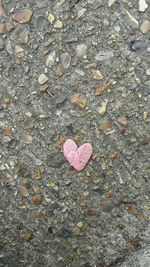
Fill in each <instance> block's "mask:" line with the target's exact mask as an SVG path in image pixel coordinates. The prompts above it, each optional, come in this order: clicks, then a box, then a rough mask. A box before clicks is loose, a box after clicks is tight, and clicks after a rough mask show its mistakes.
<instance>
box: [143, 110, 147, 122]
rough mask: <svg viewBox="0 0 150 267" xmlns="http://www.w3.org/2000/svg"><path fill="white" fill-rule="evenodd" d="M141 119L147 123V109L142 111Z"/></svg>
mask: <svg viewBox="0 0 150 267" xmlns="http://www.w3.org/2000/svg"><path fill="white" fill-rule="evenodd" d="M143 119H144V122H145V123H147V119H148V112H147V111H144V112H143Z"/></svg>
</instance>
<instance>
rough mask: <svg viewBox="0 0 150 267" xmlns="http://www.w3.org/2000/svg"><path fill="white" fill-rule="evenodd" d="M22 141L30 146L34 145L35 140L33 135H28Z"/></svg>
mask: <svg viewBox="0 0 150 267" xmlns="http://www.w3.org/2000/svg"><path fill="white" fill-rule="evenodd" d="M22 141H23V143H24V144H27V145H30V144H32V141H33V138H32V136H31V135H28V134H26V135H24V136H23V138H22Z"/></svg>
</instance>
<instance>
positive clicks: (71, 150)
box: [63, 139, 92, 171]
mask: <svg viewBox="0 0 150 267" xmlns="http://www.w3.org/2000/svg"><path fill="white" fill-rule="evenodd" d="M63 153H64V156H65V158H66V159H67V160H68V162H69V164H70V165H71V166H73V167H74V168H75V169H76V170H77V171H82V170H83V169H84V167H85V165H86V164H87V163H88V161H89V159H90V157H91V155H92V146H91V144H89V143H85V144H83V145H82V146H80V147H79V148H78V147H77V145H76V143H75V142H74V141H73V140H72V139H68V140H66V142H65V143H64V146H63Z"/></svg>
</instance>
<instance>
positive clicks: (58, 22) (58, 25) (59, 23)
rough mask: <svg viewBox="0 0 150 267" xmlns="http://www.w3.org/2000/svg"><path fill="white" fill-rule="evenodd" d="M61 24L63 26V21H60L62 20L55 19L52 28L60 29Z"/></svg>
mask: <svg viewBox="0 0 150 267" xmlns="http://www.w3.org/2000/svg"><path fill="white" fill-rule="evenodd" d="M62 26H63V23H62V21H60V20H57V21H56V22H55V23H54V28H55V29H60V28H62Z"/></svg>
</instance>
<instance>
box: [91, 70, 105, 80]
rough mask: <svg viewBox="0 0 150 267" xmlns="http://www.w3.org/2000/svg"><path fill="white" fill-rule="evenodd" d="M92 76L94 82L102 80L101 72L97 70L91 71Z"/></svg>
mask: <svg viewBox="0 0 150 267" xmlns="http://www.w3.org/2000/svg"><path fill="white" fill-rule="evenodd" d="M92 74H93V79H94V80H97V81H99V80H102V79H103V75H102V74H101V72H100V71H99V70H92Z"/></svg>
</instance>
